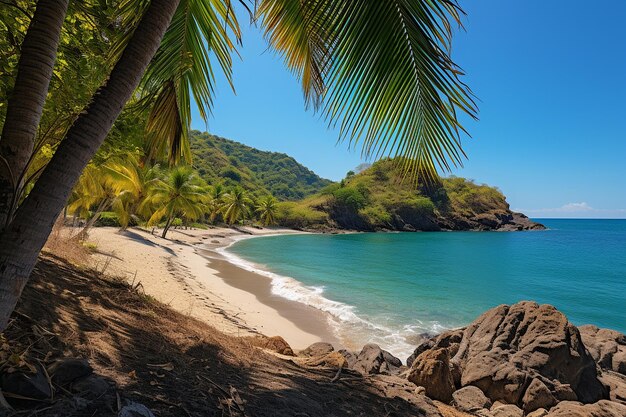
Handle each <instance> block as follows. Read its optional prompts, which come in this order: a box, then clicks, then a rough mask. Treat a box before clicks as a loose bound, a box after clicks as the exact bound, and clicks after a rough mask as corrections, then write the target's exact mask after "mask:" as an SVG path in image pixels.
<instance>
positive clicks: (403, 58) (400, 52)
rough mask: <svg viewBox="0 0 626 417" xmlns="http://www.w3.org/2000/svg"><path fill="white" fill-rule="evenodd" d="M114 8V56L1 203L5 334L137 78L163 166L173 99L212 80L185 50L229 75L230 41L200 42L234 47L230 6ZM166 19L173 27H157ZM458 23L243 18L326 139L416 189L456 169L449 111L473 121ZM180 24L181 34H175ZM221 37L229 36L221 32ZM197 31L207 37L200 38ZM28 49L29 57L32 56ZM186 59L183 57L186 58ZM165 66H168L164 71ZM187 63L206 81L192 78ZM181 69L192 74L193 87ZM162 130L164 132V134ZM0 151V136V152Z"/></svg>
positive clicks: (319, 8)
mask: <svg viewBox="0 0 626 417" xmlns="http://www.w3.org/2000/svg"><path fill="white" fill-rule="evenodd" d="M44 4H47V5H51V7H52V6H59V9H60V11H59V13H58V14H57V13H54V11H51V10H49V11H50V12H51V13H52V14H51V16H54V17H58V16H60V15H62V14H63V15H64V14H65V12H64V10H65V9H66V8H67V7H66V4H67V1H62V0H39V3H38V8H39V6H42V7H43V5H44ZM179 5H180V6H181V7H183V8H185V10H182V9H179ZM120 9H121V10H125V11H127V12H129V13H128V15H130V16H132V18H131V21H132V22H133V25H127V26H126V27H127V29H128V30H127V31H126V32H125V33H126V34H128V36H124V37H123V39H124V42H121V43H120V45H121V46H120V47H119V48H117V49H116V51H120V52H119V53H117V54H113V55H114V56H115V65H114V66H113V67H112V70H111V72H110V74H109V76H108V77H107V80H106V82H105V84H104V85H103V86H102V87H101V88H100V89H99V90H98V91H97V92H96V94H95V95H94V97H93V99H92V100H91V102H90V104H89V105H88V106H87V107H86V108H85V110H84V111H83V112H82V113H80V115H79V116H78V117H77V118H76V120H75V121H74V123H73V124H72V126H71V127H70V128H69V129H68V130H67V132H66V134H65V137H64V138H63V140H61V142H60V144H59V146H58V148H57V149H56V152H55V154H54V156H53V157H52V159H51V160H50V162H49V163H48V165H47V166H46V168H45V169H44V170H43V171H42V173H41V175H40V176H39V177H38V179H37V181H36V183H35V185H34V186H33V188H32V190H31V191H30V193H29V195H28V197H27V198H25V199H24V200H23V202H22V203H21V205H20V206H19V207H18V208H17V210H13V208H12V207H13V205H11V204H4V203H0V212H1V214H0V219H2V218H5V219H8V221H7V223H6V226H4V225H3V226H0V227H3V230H2V231H1V232H0V330H3V329H4V327H5V326H6V323H7V322H8V318H9V315H10V313H11V312H12V311H13V308H14V307H15V304H16V302H17V299H18V298H19V295H20V294H21V291H22V289H23V287H24V285H25V284H26V281H27V279H28V276H29V275H30V273H31V271H32V269H33V267H34V265H35V262H36V260H37V256H38V254H39V251H40V250H41V248H42V247H43V245H44V243H45V241H46V239H47V237H48V235H49V234H50V231H51V230H52V225H53V223H54V220H55V219H56V218H57V217H58V215H59V214H60V213H61V211H62V209H63V207H64V206H65V204H66V201H67V199H68V197H69V195H70V193H71V190H72V188H73V187H74V184H75V183H76V182H77V181H78V179H79V177H80V175H81V172H82V171H83V169H84V168H85V166H86V165H87V163H88V162H89V160H90V159H91V158H92V157H93V156H94V154H95V152H96V151H97V150H98V148H99V147H100V145H101V144H102V143H103V141H104V139H105V137H106V136H107V133H108V132H109V131H110V129H111V127H112V125H113V122H114V121H115V120H116V118H117V117H118V116H119V114H120V112H121V111H122V109H123V107H124V105H125V103H126V102H127V101H128V100H129V99H130V97H131V96H132V95H133V93H134V92H135V91H136V89H137V87H138V86H139V85H140V83H141V80H142V77H143V76H144V73H146V70H147V68H148V65H149V64H150V62H153V63H154V62H160V63H161V64H158V65H156V67H154V68H152V69H151V70H150V71H151V72H149V74H150V73H152V74H154V75H152V79H153V80H155V81H154V82H147V81H146V89H150V86H160V87H155V90H152V91H157V92H158V93H156V95H155V97H156V98H157V99H156V100H155V101H154V103H155V105H157V106H158V108H159V109H160V110H159V112H158V113H159V116H158V118H156V117H155V118H153V120H154V121H153V129H152V131H153V133H155V134H157V136H160V137H161V138H162V139H163V138H166V139H167V140H169V143H170V145H171V146H170V149H171V150H170V155H171V153H172V152H176V153H177V152H179V150H184V149H185V147H186V145H184V144H181V143H179V142H180V141H179V140H177V138H178V139H180V138H182V139H184V135H183V134H182V133H180V134H179V132H180V129H181V128H182V129H187V128H188V124H186V123H187V122H188V118H186V117H184V112H188V108H189V106H190V102H191V100H190V95H189V92H188V90H187V89H185V88H184V87H185V86H190V87H191V90H192V94H194V96H195V97H196V102H198V103H200V104H201V105H203V104H204V105H206V104H207V100H206V99H205V98H206V97H209V98H210V97H211V96H212V87H211V84H210V83H204V84H201V86H200V87H198V90H196V91H194V88H195V87H194V86H195V85H196V84H195V83H196V82H197V81H198V79H199V78H202V77H206V76H207V74H208V75H209V77H210V76H211V75H210V74H211V71H212V67H211V63H210V61H207V59H206V55H202V54H201V55H200V56H198V55H197V52H198V51H197V50H196V49H192V48H191V47H190V45H192V41H193V44H195V45H206V46H208V47H211V48H214V49H213V50H211V53H212V54H214V55H216V56H218V60H219V63H220V65H222V66H223V67H226V68H230V64H229V61H228V59H229V58H228V57H229V56H230V54H231V53H232V52H233V51H232V49H230V45H232V44H233V42H230V44H228V43H224V42H225V41H219V42H218V43H217V44H213V43H212V42H213V40H214V39H215V38H214V36H218V37H219V36H223V34H224V33H227V34H228V33H231V32H235V37H237V36H238V35H237V31H236V30H233V28H235V27H236V22H233V21H232V20H231V16H234V11H233V10H232V6H231V1H230V0H186V1H183V0H151V1H150V2H146V1H142V0H127V1H126V2H125V4H124V7H121V8H120ZM192 10H193V11H195V12H196V13H195V14H192V13H191V11H192ZM57 11H58V10H57ZM176 13H179V14H180V16H182V17H181V18H180V19H175V20H174V24H173V25H172V26H170V23H171V22H172V21H173V20H172V19H173V18H174V16H175V14H176ZM460 14H461V11H460V9H459V8H458V6H457V5H456V3H455V1H454V0H431V1H416V0H394V1H372V0H336V1H326V0H310V1H301V0H261V1H260V3H259V7H258V10H257V11H256V12H255V17H258V19H259V21H260V22H261V24H262V25H263V28H264V30H265V35H266V37H267V39H268V41H269V43H270V45H271V46H272V48H274V49H275V50H277V51H278V52H279V53H280V54H281V55H282V56H283V57H284V59H285V63H286V65H287V66H288V68H289V69H290V70H291V71H293V72H294V73H295V74H296V75H297V76H298V77H299V78H300V80H301V82H302V88H303V92H304V97H305V102H306V104H307V105H311V106H313V107H314V108H315V109H316V110H319V111H320V112H321V114H322V115H323V116H324V117H325V118H326V119H327V120H328V121H329V123H330V124H331V125H337V126H338V127H339V136H340V139H342V140H347V141H348V142H349V143H350V144H351V145H359V146H361V147H362V149H363V153H364V154H365V155H371V156H380V155H384V154H396V153H399V154H401V155H404V156H407V157H408V158H405V159H403V161H405V163H404V164H403V168H404V169H405V172H407V173H410V174H414V175H417V174H418V173H419V174H421V175H424V176H425V177H427V178H429V177H433V176H435V174H436V169H437V167H441V168H443V169H448V168H449V167H450V166H452V165H458V164H460V163H461V162H462V159H463V157H464V154H463V151H462V148H461V145H460V138H459V132H460V131H463V127H462V126H461V125H460V123H459V122H458V120H457V117H456V112H457V111H462V112H465V113H467V114H469V115H470V116H475V114H476V109H475V106H474V103H473V102H472V99H471V93H470V91H469V89H468V88H467V87H466V86H465V85H464V84H463V83H462V82H461V81H460V79H459V76H460V74H461V71H460V70H459V68H458V67H457V66H456V65H455V64H454V63H453V62H452V60H451V59H450V55H449V50H450V43H451V37H452V24H453V23H459V24H460ZM50 20H51V21H52V22H53V24H51V25H49V27H50V28H52V26H54V22H57V26H58V20H59V19H52V18H51V19H50ZM201 21H202V26H201V24H200V23H199V22H201ZM134 22H137V23H136V24H134ZM205 23H207V24H206V25H205ZM180 25H184V26H185V30H180ZM220 26H223V27H226V28H230V29H229V30H227V31H226V32H225V31H223V30H222V29H221V28H220ZM168 27H169V30H168ZM203 28H210V29H211V32H210V33H208V34H209V35H211V36H207V30H205V29H203ZM31 30H32V31H35V25H32V26H31V27H30V28H29V33H28V34H27V37H29V36H30V35H31ZM189 31H191V32H189ZM44 32H50V33H54V32H55V31H54V30H50V31H44ZM166 32H167V33H166ZM189 33H192V35H190V36H188V34H189ZM44 35H47V33H44ZM181 35H184V36H183V39H184V40H183V41H182V42H181V37H180V36H181ZM33 36H34V35H33ZM38 39H39V40H40V42H37V43H36V45H35V47H33V48H30V49H28V48H27V49H26V50H24V49H23V50H22V56H21V57H20V61H22V60H24V62H26V60H28V62H33V63H35V65H32V66H31V65H21V62H20V66H19V70H18V75H17V78H16V82H17V80H18V79H22V78H23V77H26V74H29V75H32V76H33V77H38V76H39V75H40V72H41V74H43V75H44V77H43V78H46V76H47V74H48V73H45V74H44V72H43V71H40V70H39V69H38V67H39V66H40V65H39V64H40V63H44V65H47V64H49V63H51V62H53V61H54V60H53V59H51V58H53V57H54V56H55V48H56V46H57V44H58V42H54V41H51V42H45V40H41V39H40V38H38ZM173 45H179V47H178V48H177V47H173ZM36 49H42V50H41V52H40V53H41V55H43V56H39V55H38V53H37V52H36V51H35V50H36ZM159 50H160V51H164V52H163V54H162V59H159V60H156V61H154V60H153V58H155V55H156V54H157V51H159ZM177 52H178V53H180V54H179V55H177ZM194 52H195V54H194ZM189 55H191V56H193V57H194V58H193V59H189V58H188V56H189ZM46 56H47V58H46ZM185 56H187V58H185ZM177 57H180V59H176V58H177ZM173 60H175V61H176V62H177V63H178V64H177V65H174V64H172V65H170V64H171V63H172V62H173ZM197 65H200V66H201V68H206V69H208V72H207V71H204V70H197V68H198V67H197ZM192 67H193V69H192ZM194 71H196V72H195V74H197V75H196V76H193V77H192V76H191V74H194ZM47 78H48V79H49V76H48V77H47ZM20 84H22V82H21V81H20ZM44 84H46V85H47V82H46V81H45V80H43V81H42V82H40V83H39V84H37V85H38V86H37V87H36V88H35V90H34V91H35V94H37V95H39V100H43V98H42V95H41V93H42V91H44V90H45V89H44V88H42V86H43V85H44ZM23 85H25V83H24V84H23ZM46 88H47V87H46ZM43 96H45V94H44V95H43ZM8 104H9V106H8V108H7V118H6V120H5V125H6V124H7V123H9V126H11V125H13V126H15V125H17V124H18V123H21V114H22V111H21V110H20V109H19V107H20V106H26V107H28V109H34V110H35V111H34V112H33V114H34V115H35V117H32V118H29V119H28V120H27V125H26V126H27V129H30V130H29V132H35V131H36V129H31V128H32V126H34V125H35V124H36V119H37V118H38V117H36V114H37V113H40V111H39V112H38V111H36V110H37V106H38V102H37V100H32V102H26V103H21V104H17V103H16V101H12V102H10V103H8ZM208 104H210V102H209V103H208ZM206 113H208V112H206ZM9 115H10V116H9ZM181 115H182V116H181ZM161 118H163V119H161ZM166 119H169V120H170V122H169V123H165V122H164V120H166ZM159 132H160V133H161V134H158V133H159ZM31 136H32V134H28V135H24V141H25V143H22V144H20V146H19V149H20V150H19V151H18V152H17V153H14V152H12V150H11V149H9V151H8V152H0V156H2V158H0V166H3V169H2V170H3V171H4V172H5V174H4V178H11V179H13V183H12V184H13V185H14V184H15V183H16V181H15V177H16V176H17V175H16V174H15V173H13V168H12V166H13V164H14V162H18V163H17V164H16V165H18V166H19V165H21V164H20V163H19V161H20V160H22V159H24V156H25V155H26V158H25V159H28V158H29V156H28V155H27V154H28V153H29V152H28V150H29V149H32V148H33V146H32V143H31V142H32V140H34V138H32V137H31ZM4 141H5V138H4V137H3V138H2V139H1V140H0V146H4V145H2V143H3V142H4ZM11 143H15V142H11ZM154 146H155V147H158V146H159V145H158V144H157V143H155V144H154ZM7 167H8V168H7ZM7 173H8V174H7ZM18 175H19V174H18ZM0 194H1V193H0ZM0 197H1V196H0ZM13 212H14V214H13ZM9 213H10V214H11V215H10V216H9V215H8V214H9Z"/></svg>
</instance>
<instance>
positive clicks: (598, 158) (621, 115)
mask: <svg viewBox="0 0 626 417" xmlns="http://www.w3.org/2000/svg"><path fill="white" fill-rule="evenodd" d="M460 4H461V6H462V7H463V8H464V9H465V11H466V12H467V17H466V18H465V26H466V31H465V32H460V33H459V34H458V35H457V36H456V38H455V42H454V50H453V58H454V59H455V61H456V62H457V63H458V64H460V65H461V66H462V67H463V69H464V70H465V71H466V72H467V76H466V77H465V81H466V82H467V83H468V84H469V85H470V86H471V88H472V89H473V91H474V93H475V94H476V95H477V97H478V99H479V102H478V104H479V107H480V120H479V121H477V122H473V121H468V122H467V123H466V127H467V128H468V129H469V131H470V133H471V135H472V138H465V140H464V147H465V150H466V153H467V154H468V157H469V159H468V160H467V161H466V163H465V167H464V168H463V169H459V170H457V171H455V172H454V174H455V175H461V176H465V177H468V178H472V179H474V180H476V181H477V182H479V183H487V184H490V185H495V186H498V187H499V188H500V189H501V190H502V191H503V192H504V193H505V194H506V195H507V197H508V200H509V202H510V203H511V206H512V208H514V209H520V210H523V211H524V212H526V213H527V214H528V215H530V216H531V217H626V184H625V182H626V80H625V78H624V77H625V76H626V25H624V21H625V20H626V1H624V0H603V1H600V2H597V3H595V2H594V3H593V5H591V3H589V2H588V1H582V0H550V1H545V0H524V1H515V2H513V1H502V0H480V1H469V0H461V2H460ZM266 48H267V46H266V43H265V41H264V40H263V39H262V37H261V35H260V33H259V31H258V30H257V29H255V28H249V27H247V26H246V28H245V31H244V47H243V48H242V49H241V51H240V53H241V57H242V60H241V61H239V60H237V62H236V63H235V67H234V80H235V86H236V90H237V95H234V94H233V93H232V92H231V91H229V88H228V86H227V85H226V84H225V83H224V82H220V83H219V85H218V91H217V97H216V101H215V108H214V114H213V117H212V118H211V119H210V120H209V121H208V126H206V125H205V124H204V122H202V121H201V120H200V119H199V118H198V117H196V118H194V122H193V125H194V126H193V127H194V128H196V129H199V130H208V131H210V132H211V133H214V134H217V135H220V136H223V137H226V138H229V139H233V140H237V141H239V142H243V143H245V144H247V145H250V146H254V147H256V148H259V149H263V150H271V151H279V152H285V153H287V154H289V155H291V156H293V157H294V158H296V159H297V160H298V161H300V162H301V163H303V164H304V165H306V166H308V167H309V168H311V169H312V170H314V171H315V172H317V173H318V174H319V175H321V176H323V177H326V178H330V179H333V180H338V179H340V178H342V177H343V176H344V175H345V173H346V172H347V171H348V170H350V169H352V168H353V167H355V166H356V165H358V164H359V163H360V162H361V159H360V155H359V152H358V150H357V151H349V150H348V149H347V145H346V144H339V145H337V144H336V138H337V133H336V132H335V131H333V130H329V129H327V126H326V124H325V123H324V121H323V120H320V118H319V117H318V116H316V115H314V114H313V113H312V112H311V111H306V110H305V109H304V103H303V100H302V94H301V91H300V87H299V84H298V81H297V80H296V79H295V77H293V76H292V75H291V74H290V73H289V72H288V71H287V70H286V69H285V68H284V66H283V64H282V62H281V60H280V58H278V57H277V56H275V54H273V53H272V52H270V51H267V50H266Z"/></svg>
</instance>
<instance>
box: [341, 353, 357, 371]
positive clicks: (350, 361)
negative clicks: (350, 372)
mask: <svg viewBox="0 0 626 417" xmlns="http://www.w3.org/2000/svg"><path fill="white" fill-rule="evenodd" d="M339 353H341V354H342V355H343V357H344V358H345V359H346V363H347V366H348V368H353V367H354V364H355V363H356V357H357V355H356V354H355V353H352V352H349V351H347V350H346V349H341V350H340V351H339Z"/></svg>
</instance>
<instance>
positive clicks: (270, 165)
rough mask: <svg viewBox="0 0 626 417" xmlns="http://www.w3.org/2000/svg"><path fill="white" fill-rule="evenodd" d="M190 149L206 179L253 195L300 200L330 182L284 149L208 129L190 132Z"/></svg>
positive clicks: (194, 160) (195, 164) (199, 171)
mask: <svg viewBox="0 0 626 417" xmlns="http://www.w3.org/2000/svg"><path fill="white" fill-rule="evenodd" d="M191 152H192V155H193V165H194V167H195V168H196V169H197V170H198V173H199V174H200V176H202V178H203V179H204V180H205V181H207V182H209V183H222V184H224V185H225V186H228V187H231V186H238V185H239V186H241V187H242V188H244V189H245V190H246V191H248V193H250V194H251V195H252V196H255V197H261V196H263V195H266V194H272V195H274V196H276V198H278V199H280V200H299V199H302V198H304V197H308V196H309V195H312V194H315V193H317V192H319V191H320V190H321V189H322V188H324V187H326V186H327V185H329V184H330V183H331V181H329V180H325V179H323V178H320V177H319V176H317V175H316V174H315V173H314V172H313V171H311V170H309V169H308V168H306V167H304V166H302V165H301V164H299V163H298V162H297V161H296V160H295V159H293V158H292V157H290V156H288V155H285V154H284V153H278V152H264V151H260V150H258V149H255V148H252V147H250V146H246V145H243V144H241V143H238V142H235V141H231V140H228V139H224V138H220V137H218V136H213V135H210V134H208V133H200V132H197V131H192V132H191Z"/></svg>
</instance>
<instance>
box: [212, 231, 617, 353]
mask: <svg viewBox="0 0 626 417" xmlns="http://www.w3.org/2000/svg"><path fill="white" fill-rule="evenodd" d="M539 221H540V222H541V223H543V224H545V225H546V226H547V227H548V230H545V231H529V232H430V233H429V232H424V233H358V234H344V235H314V234H308V235H283V236H270V237H258V238H253V239H245V240H241V241H239V242H236V243H235V244H233V245H232V246H230V247H229V248H227V249H226V251H225V252H224V253H225V255H226V256H228V257H229V258H230V260H231V261H232V262H235V263H237V264H239V265H240V266H242V267H244V268H246V269H249V270H253V271H256V272H259V273H261V274H264V275H266V276H269V277H270V278H271V279H272V291H273V292H274V294H276V295H277V296H281V297H286V298H288V299H291V300H295V301H299V302H303V303H306V304H308V305H311V306H313V307H316V308H319V309H321V310H324V311H326V312H328V313H330V316H329V317H330V318H329V320H330V324H331V325H332V327H333V328H334V329H335V331H336V334H337V337H338V338H339V339H340V340H342V341H345V342H347V341H350V342H351V343H352V344H354V345H357V346H358V345H362V344H364V343H367V342H374V343H378V344H379V345H380V346H381V347H383V348H384V349H387V350H389V351H390V352H392V353H393V354H395V355H396V356H398V357H400V358H401V359H402V360H405V359H406V357H407V356H408V355H409V354H410V353H411V352H412V350H413V349H414V347H415V346H416V344H417V343H418V340H419V339H420V337H419V335H420V334H424V333H428V334H435V333H439V332H441V331H443V330H445V329H450V328H456V327H460V326H465V325H467V324H469V323H471V322H472V321H473V320H474V319H475V318H476V317H478V316H479V315H480V314H481V313H483V312H484V311H486V310H487V309H489V308H491V307H494V306H497V305H499V304H503V303H506V304H510V303H515V302H517V301H520V300H535V301H537V302H539V303H548V304H552V305H554V306H555V307H557V308H558V309H559V310H561V311H562V312H563V313H565V314H566V315H567V317H568V318H569V320H570V321H571V322H573V323H574V324H576V325H581V324H595V325H597V326H599V327H607V328H611V329H615V330H618V331H620V332H626V220H595V219H594V220H570V219H542V220H539Z"/></svg>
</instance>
